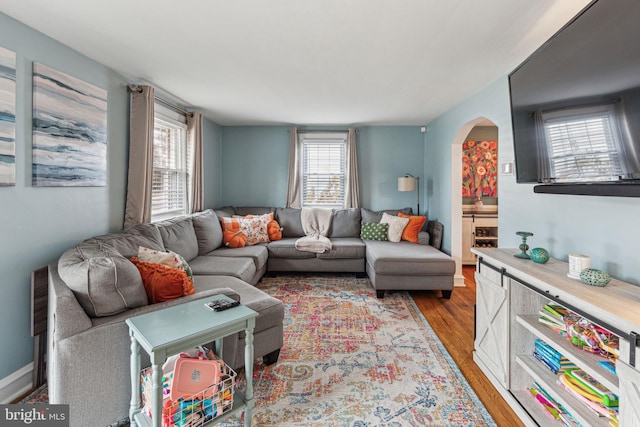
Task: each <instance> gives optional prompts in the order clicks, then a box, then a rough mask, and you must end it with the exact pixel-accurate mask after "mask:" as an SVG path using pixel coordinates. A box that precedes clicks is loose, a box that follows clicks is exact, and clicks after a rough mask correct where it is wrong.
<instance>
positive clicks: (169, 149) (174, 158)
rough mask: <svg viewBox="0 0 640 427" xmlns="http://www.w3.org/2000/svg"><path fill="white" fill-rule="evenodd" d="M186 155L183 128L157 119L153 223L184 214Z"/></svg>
mask: <svg viewBox="0 0 640 427" xmlns="http://www.w3.org/2000/svg"><path fill="white" fill-rule="evenodd" d="M187 159H188V152H187V141H186V126H185V125H183V124H182V123H179V122H173V121H170V120H163V119H162V118H159V117H157V116H156V118H155V123H154V142H153V185H152V201H151V212H152V214H151V216H152V220H153V221H158V220H161V219H164V218H169V217H173V216H177V215H182V214H185V213H186V212H187V207H188V198H187V194H188V193H187V183H188V164H187Z"/></svg>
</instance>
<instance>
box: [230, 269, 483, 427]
mask: <svg viewBox="0 0 640 427" xmlns="http://www.w3.org/2000/svg"><path fill="white" fill-rule="evenodd" d="M258 287H259V288H260V289H262V290H263V291H265V292H267V293H268V294H270V295H272V296H274V297H276V298H278V299H280V300H282V301H283V302H284V305H285V323H284V347H283V348H282V351H281V353H280V358H279V360H278V363H276V364H275V365H272V366H262V365H257V366H256V371H255V372H254V387H255V389H254V390H255V397H256V407H255V409H254V413H253V423H254V425H257V426H309V427H312V426H313V427H327V426H351V427H365V426H366V427H383V426H384V427H400V426H421V427H422V426H495V423H494V422H493V420H492V419H491V417H490V415H489V414H488V412H487V411H486V409H485V408H484V406H483V405H482V403H481V402H480V400H479V399H478V397H477V396H476V395H475V393H474V392H473V390H472V389H471V387H470V386H469V384H468V383H467V381H466V380H465V378H464V377H463V375H462V373H461V372H460V371H459V369H458V367H457V366H456V365H455V363H454V362H453V359H452V358H451V357H450V355H449V354H448V352H447V351H446V349H445V348H444V347H443V345H442V343H441V342H440V341H439V340H438V338H437V336H436V334H435V333H434V331H433V330H432V329H431V327H430V326H429V324H428V323H427V322H426V320H425V318H424V317H423V316H422V314H421V313H420V311H419V310H418V308H417V307H416V305H415V303H414V302H413V299H412V298H411V297H410V296H409V295H408V294H407V293H405V292H395V293H387V295H386V296H385V297H384V298H383V299H378V298H376V296H375V290H374V289H373V287H372V286H371V283H370V282H369V279H367V278H362V279H359V278H354V276H352V275H346V276H336V275H320V276H318V275H296V276H278V277H275V278H267V277H265V278H263V279H262V281H261V282H260V284H259V285H258ZM224 425H226V426H232V425H233V426H235V425H238V420H229V422H227V423H225V424H224Z"/></svg>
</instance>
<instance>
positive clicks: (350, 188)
mask: <svg viewBox="0 0 640 427" xmlns="http://www.w3.org/2000/svg"><path fill="white" fill-rule="evenodd" d="M347 150H348V153H347V171H346V175H347V180H346V187H345V189H344V190H345V191H344V207H345V208H359V207H360V185H359V184H358V157H357V156H356V130H355V129H349V135H348V137H347Z"/></svg>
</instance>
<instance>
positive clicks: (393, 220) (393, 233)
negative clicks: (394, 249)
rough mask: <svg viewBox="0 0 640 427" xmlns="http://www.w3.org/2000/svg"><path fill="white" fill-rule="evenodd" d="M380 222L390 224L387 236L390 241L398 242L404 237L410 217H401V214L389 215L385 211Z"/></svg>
mask: <svg viewBox="0 0 640 427" xmlns="http://www.w3.org/2000/svg"><path fill="white" fill-rule="evenodd" d="M380 224H389V230H388V231H387V236H388V238H389V240H390V241H392V242H394V243H398V242H399V241H400V239H401V238H402V232H403V231H404V228H405V227H406V226H407V224H409V218H400V217H399V216H395V215H389V214H388V213H386V212H384V213H383V214H382V219H381V220H380Z"/></svg>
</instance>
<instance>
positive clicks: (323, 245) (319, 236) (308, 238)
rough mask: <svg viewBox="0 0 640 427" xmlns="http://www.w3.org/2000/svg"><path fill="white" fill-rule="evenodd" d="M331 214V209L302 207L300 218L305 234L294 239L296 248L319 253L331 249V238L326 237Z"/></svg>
mask: <svg viewBox="0 0 640 427" xmlns="http://www.w3.org/2000/svg"><path fill="white" fill-rule="evenodd" d="M332 216H333V210H332V209H323V208H302V211H301V212H300V218H301V220H302V230H304V234H305V236H304V237H301V238H299V239H298V240H296V245H295V246H296V249H297V250H299V251H305V252H315V253H319V254H321V253H323V252H324V251H327V250H329V249H331V240H329V238H328V237H327V233H329V227H330V226H331V218H332Z"/></svg>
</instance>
